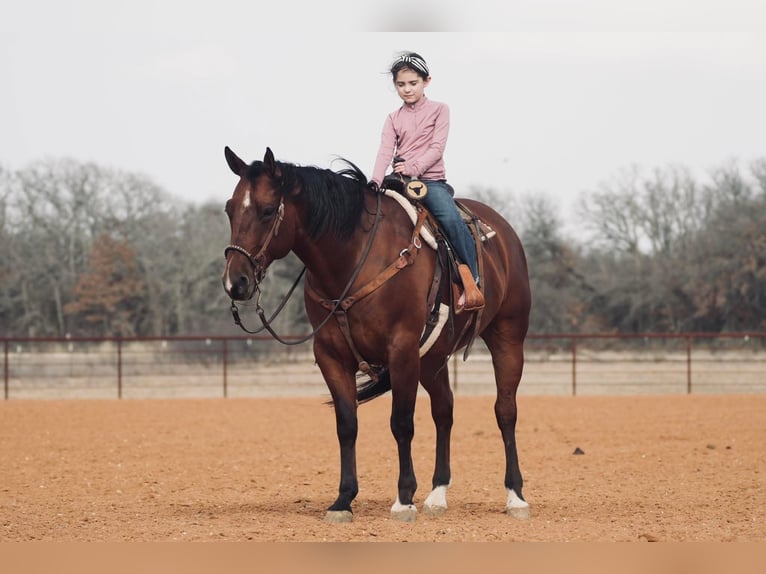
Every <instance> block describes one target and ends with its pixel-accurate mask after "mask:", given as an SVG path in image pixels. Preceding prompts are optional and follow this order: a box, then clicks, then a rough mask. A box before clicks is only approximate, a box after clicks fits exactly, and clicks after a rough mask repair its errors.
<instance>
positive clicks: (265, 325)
mask: <svg viewBox="0 0 766 574" xmlns="http://www.w3.org/2000/svg"><path fill="white" fill-rule="evenodd" d="M375 196H376V199H377V204H376V207H375V219H374V220H373V223H372V229H371V230H370V235H369V237H368V238H367V244H366V245H365V247H364V251H363V253H362V257H361V258H360V259H359V263H357V266H356V268H355V269H354V272H353V273H352V274H351V277H350V278H349V280H348V283H347V284H346V286H345V287H344V289H343V292H342V293H341V294H340V296H339V297H338V299H336V300H335V304H334V306H333V308H332V309H331V310H330V311H329V312H328V314H327V316H326V317H325V318H324V319H322V321H321V322H320V323H319V325H317V326H316V328H315V329H314V330H312V331H311V333H309V334H308V335H306V336H304V337H302V338H300V339H297V340H291V341H286V340H284V339H283V338H282V337H280V336H279V334H278V333H276V332H275V331H274V329H273V328H272V327H271V323H272V322H273V321H274V319H276V317H277V315H279V313H280V312H281V311H282V310H283V309H284V307H285V305H286V304H287V301H288V300H289V299H290V297H291V296H292V294H293V291H295V288H296V287H297V286H298V283H299V282H300V280H301V278H302V277H303V274H304V273H305V272H306V267H305V266H304V267H303V269H302V270H301V272H300V273H299V274H298V277H297V278H296V279H295V282H294V283H293V286H292V287H291V288H290V290H289V291H288V292H287V294H286V295H285V297H284V298H283V299H282V302H281V303H280V305H279V306H278V307H277V310H276V311H275V312H274V313H273V314H272V315H271V317H270V318H269V319H266V313H265V311H264V309H263V307H261V303H260V300H261V294H262V292H261V289H260V280H261V279H263V274H265V270H262V271H261V272H258V264H259V262H260V261H261V260H262V257H263V256H264V254H265V252H266V248H267V247H268V244H269V243H270V242H271V239H272V238H273V237H275V236H276V235H277V233H278V232H279V225H280V224H281V223H282V219H283V218H284V204H283V203H282V202H280V207H279V217H278V218H277V219H275V220H274V225H273V226H272V228H271V230H270V231H269V235H268V236H267V238H266V241H265V242H264V244H263V247H261V249H260V251H259V252H258V255H256V256H255V257H253V256H252V255H250V253H248V251H247V250H246V249H244V248H242V247H240V246H238V245H229V246H228V247H226V249H224V255H226V254H227V253H228V252H229V251H230V250H232V251H238V252H239V253H242V254H243V255H245V256H247V258H248V261H250V263H251V264H252V265H253V267H254V268H255V270H256V283H255V289H256V291H257V292H258V296H257V298H256V302H255V304H256V307H255V309H256V312H257V313H258V317H260V319H261V324H262V327H261V328H259V329H256V330H255V331H251V330H250V329H248V328H247V327H245V326H244V325H243V323H242V320H241V318H240V316H239V309H238V308H237V304H236V303H235V302H234V300H233V299H232V300H231V314H232V317H233V318H234V323H235V324H236V325H238V326H239V327H240V328H241V329H242V330H243V331H245V332H246V333H249V334H251V335H256V334H258V333H260V332H262V331H264V330H265V331H267V332H268V333H269V334H270V335H271V336H272V337H273V338H274V339H275V340H276V341H278V342H280V343H282V344H283V345H300V344H301V343H305V342H306V341H308V340H309V339H311V338H312V337H314V336H315V335H316V334H317V333H318V332H319V331H320V329H322V327H324V326H325V325H326V324H327V322H328V321H329V320H330V319H331V318H332V317H333V316H334V315H335V313H336V311H338V309H340V307H341V304H342V303H343V301H344V299H345V298H346V295H348V293H349V291H350V290H351V286H352V285H353V284H354V281H356V278H357V277H358V276H359V273H361V271H362V267H363V266H364V263H365V261H367V256H368V255H369V254H370V250H371V249H372V243H373V239H374V238H375V234H376V232H377V230H378V223H379V222H380V206H381V199H380V197H381V194H380V193H376V194H375ZM258 275H260V279H258Z"/></svg>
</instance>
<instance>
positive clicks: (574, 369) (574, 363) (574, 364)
mask: <svg viewBox="0 0 766 574" xmlns="http://www.w3.org/2000/svg"><path fill="white" fill-rule="evenodd" d="M576 395H577V337H572V396H573V397H574V396H576Z"/></svg>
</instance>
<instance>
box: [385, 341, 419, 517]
mask: <svg viewBox="0 0 766 574" xmlns="http://www.w3.org/2000/svg"><path fill="white" fill-rule="evenodd" d="M414 349H415V353H414V355H413V353H408V355H410V356H409V357H407V358H405V359H402V360H395V361H392V362H391V364H392V367H391V368H390V369H389V370H390V371H391V395H392V405H391V432H392V433H393V435H394V439H395V440H396V447H397V450H398V454H399V482H398V493H397V497H396V502H395V503H394V505H393V506H392V507H391V518H393V519H394V520H399V521H402V522H414V521H415V518H416V517H417V508H416V507H415V505H414V504H413V497H414V496H415V491H416V490H417V488H418V484H417V481H416V480H415V469H414V466H413V464H412V438H413V436H414V435H415V399H416V397H417V391H418V379H419V359H418V356H417V345H415V347H414Z"/></svg>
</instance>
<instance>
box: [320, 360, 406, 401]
mask: <svg viewBox="0 0 766 574" xmlns="http://www.w3.org/2000/svg"><path fill="white" fill-rule="evenodd" d="M390 390H391V374H390V373H389V372H388V369H382V370H381V371H380V373H378V380H377V381H374V380H372V379H367V380H366V381H362V382H361V383H359V384H357V385H356V401H357V403H358V404H360V405H361V404H363V403H366V402H369V401H371V400H372V399H375V398H377V397H379V396H380V395H384V394H386V393H387V392H388V391H390ZM325 404H326V405H329V406H333V404H334V403H333V401H332V399H330V400H329V401H326V402H325Z"/></svg>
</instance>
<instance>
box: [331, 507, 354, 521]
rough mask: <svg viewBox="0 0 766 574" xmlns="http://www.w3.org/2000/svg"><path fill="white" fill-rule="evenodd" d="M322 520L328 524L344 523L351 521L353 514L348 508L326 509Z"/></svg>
mask: <svg viewBox="0 0 766 574" xmlns="http://www.w3.org/2000/svg"><path fill="white" fill-rule="evenodd" d="M324 521H325V522H329V523H330V524H344V523H346V522H353V521H354V515H353V514H352V513H351V512H349V511H348V510H328V511H327V514H325V515H324Z"/></svg>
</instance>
